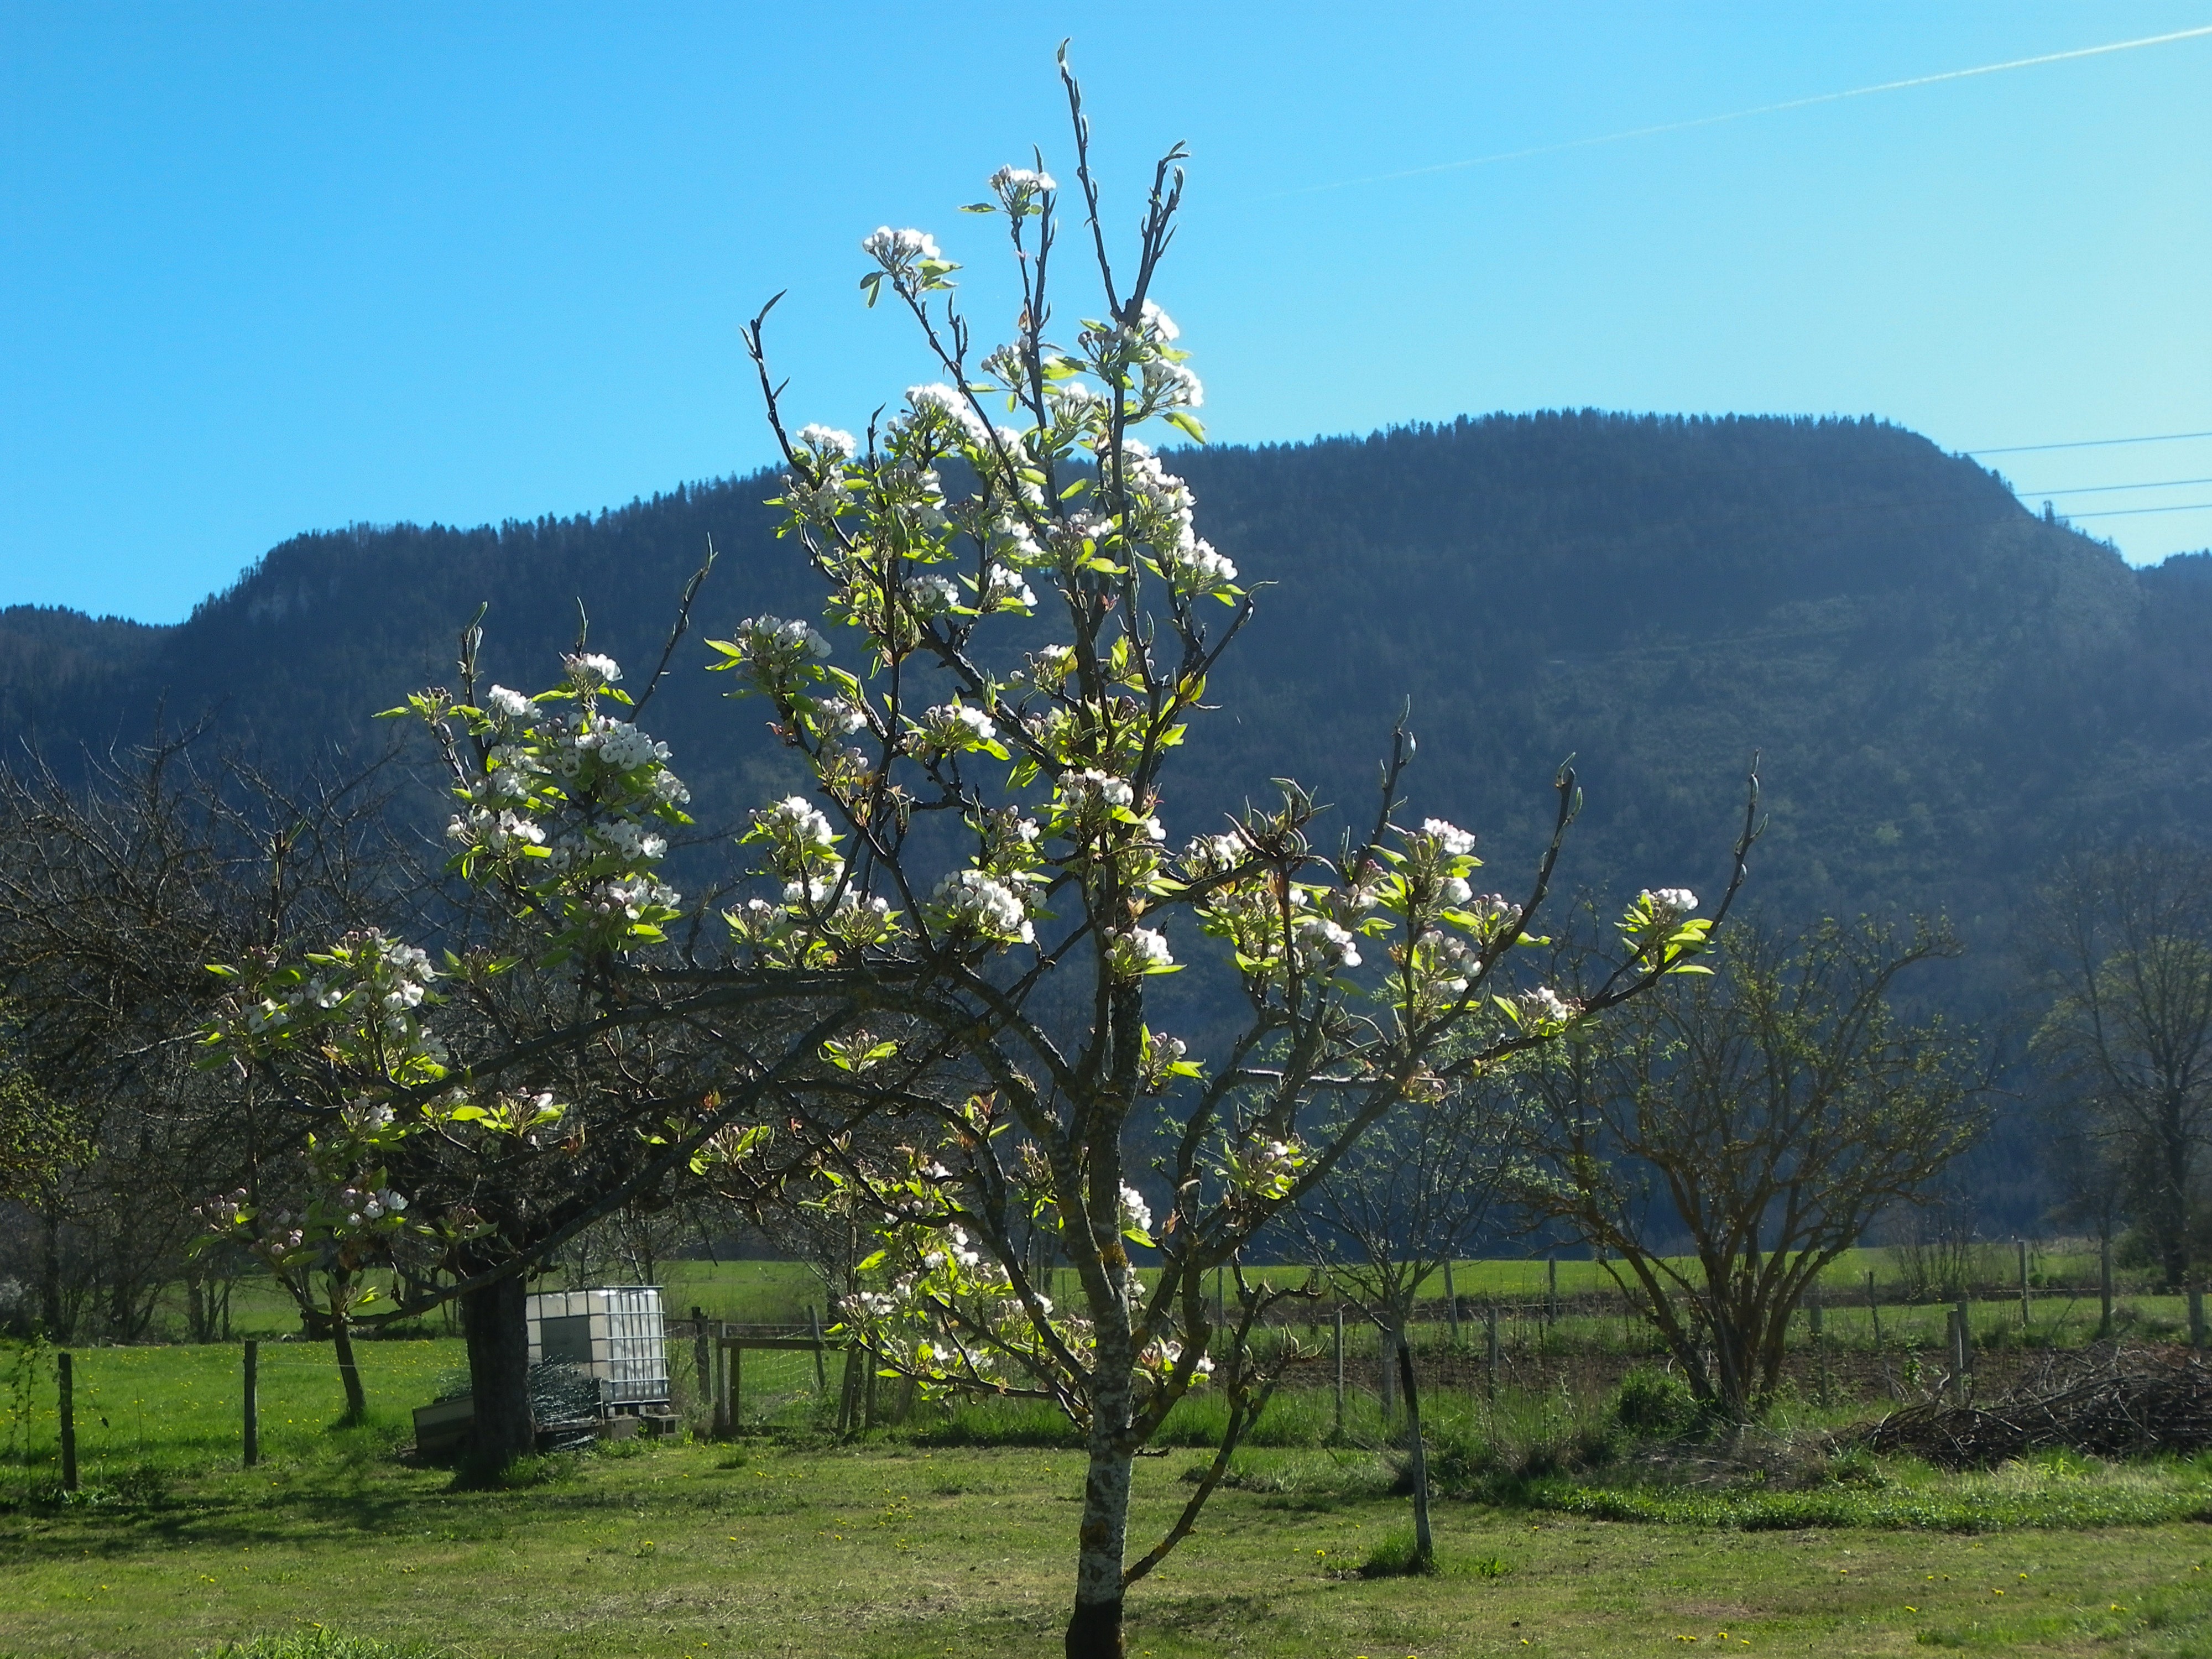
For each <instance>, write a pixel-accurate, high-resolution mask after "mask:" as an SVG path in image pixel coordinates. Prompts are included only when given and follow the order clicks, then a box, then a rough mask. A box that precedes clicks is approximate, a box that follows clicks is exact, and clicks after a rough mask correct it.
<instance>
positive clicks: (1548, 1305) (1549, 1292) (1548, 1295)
mask: <svg viewBox="0 0 2212 1659" xmlns="http://www.w3.org/2000/svg"><path fill="white" fill-rule="evenodd" d="M1544 1271H1545V1273H1546V1280H1545V1283H1546V1286H1547V1288H1546V1290H1545V1291H1544V1319H1545V1322H1547V1323H1549V1322H1551V1321H1553V1320H1554V1319H1557V1318H1558V1317H1559V1257H1558V1256H1557V1255H1547V1256H1546V1257H1545V1258H1544Z"/></svg>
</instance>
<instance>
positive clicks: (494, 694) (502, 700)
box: [484, 685, 538, 720]
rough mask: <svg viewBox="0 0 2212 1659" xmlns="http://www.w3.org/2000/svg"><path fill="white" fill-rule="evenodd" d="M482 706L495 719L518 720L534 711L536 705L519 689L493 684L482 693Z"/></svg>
mask: <svg viewBox="0 0 2212 1659" xmlns="http://www.w3.org/2000/svg"><path fill="white" fill-rule="evenodd" d="M484 708H486V709H487V710H488V711H489V713H490V714H491V715H492V717H493V718H494V719H495V720H521V719H523V718H524V717H526V715H529V714H533V713H535V712H536V710H537V708H538V705H537V704H536V703H534V702H531V701H530V699H529V698H527V697H526V696H523V695H522V693H521V692H520V691H510V690H507V688H506V687H505V686H503V685H495V686H494V687H492V689H491V690H489V691H488V692H486V693H485V694H484Z"/></svg>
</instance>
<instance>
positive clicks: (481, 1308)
mask: <svg viewBox="0 0 2212 1659" xmlns="http://www.w3.org/2000/svg"><path fill="white" fill-rule="evenodd" d="M528 1293H529V1292H528V1289H527V1287H526V1285H524V1284H523V1282H522V1276H521V1275H520V1273H517V1274H515V1275H513V1277H511V1278H507V1279H500V1280H498V1281H497V1282H496V1283H495V1284H490V1285H485V1286H484V1287H483V1289H482V1290H480V1291H470V1292H469V1293H468V1294H467V1295H466V1296H465V1297H462V1298H461V1322H462V1324H463V1326H464V1327H465V1330H466V1334H467V1336H468V1343H469V1394H470V1396H471V1403H472V1404H473V1406H474V1407H475V1413H476V1419H475V1425H474V1427H473V1428H472V1430H471V1443H470V1455H471V1462H474V1463H475V1464H476V1466H477V1473H478V1474H494V1473H496V1472H497V1471H499V1470H501V1469H503V1468H506V1467H507V1465H508V1464H509V1463H512V1462H514V1460H515V1459H516V1458H518V1457H526V1456H528V1455H530V1453H531V1452H532V1450H534V1449H536V1447H537V1443H538V1425H537V1424H536V1422H535V1421H533V1420H532V1417H531V1413H530V1326H529V1322H528V1320H527V1318H526V1313H527V1308H526V1301H525V1298H526V1297H527V1295H528Z"/></svg>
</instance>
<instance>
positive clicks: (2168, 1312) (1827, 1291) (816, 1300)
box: [155, 1244, 2185, 1340]
mask: <svg viewBox="0 0 2212 1659" xmlns="http://www.w3.org/2000/svg"><path fill="white" fill-rule="evenodd" d="M1060 1271H1061V1272H1062V1273H1066V1271H1067V1270H1066V1269H1061V1270H1060ZM1452 1271H1453V1289H1454V1290H1455V1291H1457V1292H1458V1293H1459V1295H1460V1296H1461V1297H1465V1298H1470V1299H1475V1300H1480V1299H1484V1298H1488V1299H1493V1300H1497V1301H1500V1302H1519V1303H1522V1304H1534V1303H1536V1302H1538V1301H1539V1300H1541V1298H1543V1297H1546V1296H1547V1294H1548V1293H1549V1289H1550V1285H1551V1273H1552V1268H1551V1267H1550V1266H1549V1265H1548V1264H1547V1262H1546V1261H1543V1260H1541V1259H1537V1260H1527V1261H1460V1262H1455V1263H1454V1264H1453V1270H1452ZM2030 1271H2031V1273H2033V1276H2034V1279H2035V1281H2036V1286H2037V1288H2036V1290H2035V1292H2034V1296H2033V1317H2034V1321H2035V1323H2036V1324H2037V1325H2039V1326H2041V1325H2045V1324H2049V1325H2053V1326H2063V1328H2065V1329H2066V1330H2068V1331H2079V1330H2082V1329H2086V1328H2093V1327H2094V1326H2095V1324H2096V1322H2097V1271H2098V1270H2097V1258H2096V1256H2095V1255H2094V1254H2093V1253H2091V1252H2087V1251H2084V1250H2081V1249H2060V1248H2052V1249H2038V1250H2036V1251H2035V1252H2033V1254H2032V1255H2031V1258H2030ZM2015 1272H2016V1268H2015V1257H2014V1255H2013V1253H2012V1249H2011V1247H2009V1246H2007V1245H1996V1244H1991V1245H1984V1246H1978V1247H1976V1256H1975V1261H1974V1276H1975V1280H1976V1282H1977V1283H1978V1284H1981V1285H1984V1287H1987V1286H1991V1285H2011V1284H2012V1283H2014V1282H2015V1281H2014V1279H2013V1275H2014V1274H2015ZM1255 1273H1256V1274H1257V1276H1259V1277H1261V1278H1264V1279H1270V1280H1273V1281H1275V1282H1279V1283H1292V1284H1303V1283H1304V1282H1305V1280H1306V1279H1307V1277H1308V1275H1307V1271H1306V1269H1305V1268H1304V1267H1263V1268H1259V1269H1256V1270H1255ZM1557 1273H1558V1284H1559V1295H1560V1296H1561V1297H1570V1298H1571V1297H1588V1296H1590V1295H1593V1294H1595V1295H1601V1296H1610V1295H1613V1293H1614V1285H1613V1279H1611V1278H1610V1277H1609V1276H1608V1274H1607V1271H1606V1269H1605V1267H1603V1266H1602V1265H1601V1264H1600V1263H1598V1262H1595V1261H1588V1260H1578V1259H1563V1260H1561V1261H1559V1262H1558V1264H1557ZM1868 1273H1873V1274H1874V1275H1875V1279H1876V1282H1877V1283H1878V1284H1879V1285H1881V1290H1882V1293H1883V1295H1884V1296H1885V1297H1893V1296H1894V1295H1895V1294H1896V1292H1897V1289H1898V1286H1899V1283H1900V1280H1901V1268H1900V1266H1899V1261H1898V1259H1897V1256H1896V1253H1895V1252H1893V1251H1892V1250H1889V1249H1857V1250H1851V1251H1849V1252H1847V1253H1845V1255H1843V1256H1842V1257H1841V1258H1839V1259H1838V1261H1836V1262H1835V1263H1834V1264H1833V1265H1832V1266H1831V1267H1829V1268H1828V1269H1827V1271H1826V1273H1824V1274H1823V1275H1822V1276H1821V1281H1820V1282H1821V1288H1822V1292H1823V1294H1824V1295H1825V1296H1826V1297H1827V1298H1828V1299H1829V1301H1830V1302H1831V1304H1832V1311H1831V1313H1830V1316H1829V1317H1830V1319H1831V1321H1832V1322H1838V1324H1839V1326H1840V1328H1844V1329H1849V1328H1852V1327H1853V1326H1854V1325H1855V1324H1863V1323H1864V1322H1865V1319H1866V1312H1865V1306H1864V1301H1863V1297H1864V1292H1865V1287H1866V1276H1867V1274H1868ZM2141 1277H2142V1276H2141V1275H2136V1279H2141ZM659 1278H660V1281H661V1285H662V1289H663V1291H664V1295H665V1304H666V1306H667V1310H668V1312H669V1315H670V1316H671V1317H672V1318H681V1317H688V1316H689V1315H690V1310H691V1309H692V1308H693V1307H695V1306H696V1307H700V1308H702V1309H704V1310H705V1311H706V1313H707V1316H708V1318H710V1319H716V1320H726V1321H729V1322H733V1323H756V1324H775V1325H793V1326H804V1325H805V1322H806V1310H807V1309H808V1307H809V1306H810V1305H811V1306H813V1307H814V1308H816V1309H817V1310H820V1309H821V1308H822V1307H823V1291H822V1285H821V1281H820V1280H819V1279H817V1278H816V1277H815V1276H814V1275H813V1274H812V1273H811V1272H809V1271H808V1270H807V1269H806V1268H805V1267H803V1266H802V1265H800V1264H799V1263H798V1262H795V1261H719V1262H718V1261H667V1262H664V1263H662V1264H661V1267H660V1270H659ZM538 1288H543V1289H547V1290H560V1289H567V1288H568V1280H567V1279H565V1278H562V1277H560V1276H558V1275H550V1276H548V1277H547V1278H546V1279H543V1280H541V1281H539V1282H538ZM1062 1288H1065V1281H1063V1285H1062ZM2147 1288H2148V1287H2147V1285H2145V1284H2143V1283H2136V1284H2131V1285H2130V1284H2124V1285H2123V1289H2124V1291H2128V1292H2129V1294H2128V1295H2127V1297H2126V1299H2127V1300H2128V1301H2129V1302H2130V1304H2131V1305H2132V1306H2134V1307H2135V1308H2136V1310H2138V1311H2139V1312H2140V1313H2141V1314H2142V1316H2144V1317H2146V1318H2149V1319H2154V1320H2157V1321H2160V1322H2164V1323H2165V1324H2166V1326H2167V1327H2169V1328H2178V1327H2179V1324H2180V1323H2181V1322H2182V1321H2183V1320H2184V1319H2185V1312H2184V1310H2183V1305H2182V1302H2181V1299H2180V1298H2179V1297H2157V1296H2152V1295H2148V1294H2145V1293H2144V1292H2145V1291H2146V1290H2147ZM1427 1293H1428V1294H1429V1295H1430V1296H1431V1297H1442V1296H1443V1281H1442V1279H1441V1277H1438V1278H1437V1279H1431V1282H1430V1284H1429V1285H1428V1286H1427ZM1982 1308H1983V1312H1984V1313H1985V1314H1987V1315H1988V1316H1989V1318H1990V1321H1991V1322H1996V1323H2003V1322H2006V1321H2007V1317H2008V1314H2009V1313H2011V1312H2012V1311H2013V1310H2016V1308H2017V1304H2016V1303H2015V1302H2013V1301H2011V1300H2009V1298H2008V1299H2005V1300H2001V1301H1991V1302H1986V1303H1984V1304H1982ZM1893 1315H1895V1316H1899V1317H1903V1318H1906V1319H1911V1320H1916V1321H1917V1322H1918V1323H1921V1324H1925V1323H1927V1322H1929V1320H1931V1319H1932V1321H1933V1323H1934V1329H1935V1333H1936V1340H1941V1338H1942V1328H1943V1310H1942V1307H1941V1306H1937V1305H1933V1304H1931V1305H1929V1306H1928V1307H1926V1308H1923V1309H1919V1310H1911V1309H1904V1308H1898V1307H1895V1306H1894V1305H1886V1306H1885V1307H1884V1309H1883V1314H1882V1316H1883V1321H1884V1328H1885V1332H1887V1328H1888V1324H1889V1322H1890V1321H1891V1319H1892V1316H1893ZM2014 1322H2015V1323H2016V1320H2015V1321H2014ZM299 1325H300V1318H299V1315H298V1313H297V1312H296V1311H295V1309H294V1308H293V1305H292V1304H291V1303H290V1301H289V1299H287V1298H286V1297H284V1296H283V1293H282V1292H281V1291H278V1290H276V1287H275V1286H274V1285H272V1284H270V1282H269V1281H268V1280H267V1279H264V1278H258V1277H249V1278H245V1279H240V1281H239V1282H238V1285H237V1287H236V1289H235V1290H234V1292H233V1295H232V1298H231V1328H232V1332H233V1334H234V1335H237V1336H258V1337H274V1336H278V1335H281V1334H284V1333H286V1332H288V1331H295V1330H297V1329H298V1328H299ZM428 1325H429V1328H431V1329H432V1331H433V1332H434V1334H446V1335H451V1334H453V1331H454V1330H455V1329H457V1328H458V1327H457V1326H455V1325H453V1322H452V1316H451V1314H450V1312H447V1313H441V1314H434V1315H432V1316H430V1319H429V1321H428ZM155 1327H156V1331H157V1334H162V1335H167V1336H179V1335H181V1334H183V1331H184V1328H185V1299H184V1292H183V1289H182V1287H181V1286H179V1287H175V1288H174V1289H173V1291H171V1292H170V1293H169V1294H167V1295H166V1296H165V1297H162V1298H161V1301H160V1302H159V1304H157V1309H156V1316H155Z"/></svg>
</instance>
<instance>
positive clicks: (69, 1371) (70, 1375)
mask: <svg viewBox="0 0 2212 1659" xmlns="http://www.w3.org/2000/svg"><path fill="white" fill-rule="evenodd" d="M54 1370H55V1379H54V1380H55V1383H56V1385H57V1388H58V1392H59V1394H60V1395H61V1400H60V1406H61V1419H62V1490H63V1491H64V1492H75V1491H76V1362H75V1361H74V1360H73V1359H72V1358H70V1355H69V1354H68V1353H67V1352H61V1353H58V1354H56V1355H55V1356H54Z"/></svg>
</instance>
